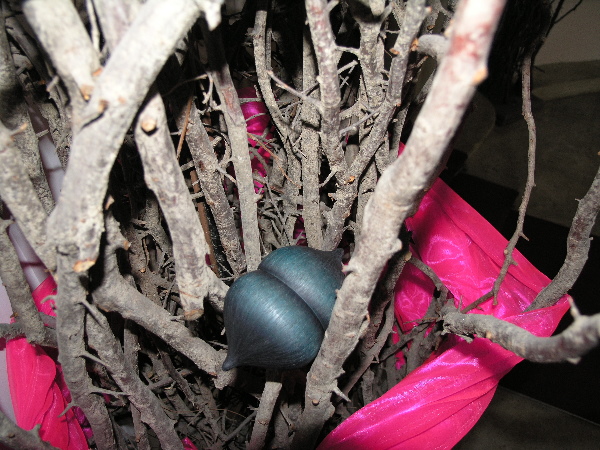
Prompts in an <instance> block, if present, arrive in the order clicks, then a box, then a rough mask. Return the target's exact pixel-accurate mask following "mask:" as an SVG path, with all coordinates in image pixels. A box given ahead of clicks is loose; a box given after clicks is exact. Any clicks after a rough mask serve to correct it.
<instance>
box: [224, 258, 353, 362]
mask: <svg viewBox="0 0 600 450" xmlns="http://www.w3.org/2000/svg"><path fill="white" fill-rule="evenodd" d="M343 281H344V274H343V273H342V250H340V249H338V250H335V251H333V252H325V251H321V250H315V249H312V248H308V247H282V248H280V249H277V250H275V251H274V252H272V253H270V254H269V255H268V256H267V257H266V258H265V259H264V260H263V261H262V262H261V263H260V265H259V266H258V269H257V270H255V271H253V272H249V273H247V274H245V275H243V276H241V277H240V278H238V279H237V280H236V281H235V282H234V283H233V284H232V285H231V287H230V288H229V291H228V292H227V296H226V297H225V309H224V312H223V315H224V319H225V330H226V332H227V342H228V346H229V351H228V354H227V358H226V359H225V361H224V362H223V370H230V369H233V368H234V367H238V366H257V367H266V368H278V369H294V368H298V367H302V366H305V365H306V364H308V363H309V362H311V361H312V360H313V359H314V358H315V356H317V352H318V351H319V347H320V346H321V342H322V341H323V336H324V333H325V330H326V329H327V326H328V325H329V319H330V317H331V311H332V310H333V305H334V303H335V298H336V290H337V289H339V288H340V287H341V285H342V282H343Z"/></svg>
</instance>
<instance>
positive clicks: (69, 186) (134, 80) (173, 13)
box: [48, 0, 213, 271]
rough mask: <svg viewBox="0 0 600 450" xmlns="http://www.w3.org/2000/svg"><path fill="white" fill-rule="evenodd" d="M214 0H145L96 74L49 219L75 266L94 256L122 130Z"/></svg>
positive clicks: (87, 262) (88, 263) (80, 268)
mask: <svg viewBox="0 0 600 450" xmlns="http://www.w3.org/2000/svg"><path fill="white" fill-rule="evenodd" d="M212 3H213V2H211V1H209V0H206V1H203V2H201V1H194V0H173V1H170V2H163V1H162V0H150V1H148V2H147V3H145V4H144V6H143V7H142V8H141V9H140V11H139V13H138V15H137V16H136V18H135V20H134V22H133V24H132V25H131V27H130V29H129V31H128V32H127V33H126V34H125V36H123V39H122V40H121V42H120V44H119V45H118V46H117V48H115V50H114V52H113V53H112V56H111V57H110V59H109V60H108V63H107V65H106V67H105V68H104V70H103V72H102V73H101V74H100V76H99V77H98V79H97V83H96V87H95V88H94V93H93V95H92V98H91V99H90V102H89V103H88V105H87V106H86V108H85V110H84V116H85V119H84V126H83V127H82V129H81V130H80V131H79V132H78V133H77V134H76V135H75V136H74V139H73V145H72V147H71V157H70V161H69V166H68V168H67V172H66V174H65V179H64V183H63V190H62V195H61V198H60V200H59V202H58V204H57V206H56V208H55V210H54V212H53V214H52V215H51V216H50V219H49V223H48V227H49V230H51V234H52V236H53V238H54V239H55V242H56V243H57V244H58V243H60V244H59V245H61V246H65V247H68V246H69V245H71V246H74V249H75V250H74V251H75V253H76V255H77V260H76V265H75V270H77V271H85V270H87V269H89V268H90V267H91V266H92V265H94V263H95V261H96V259H97V258H98V254H99V246H100V234H101V233H102V230H103V227H104V219H103V216H102V202H103V200H104V196H105V194H106V186H107V184H108V176H109V173H110V170H111V168H112V166H113V164H114V161H115V158H116V156H117V153H118V151H119V148H120V147H121V144H122V142H123V138H124V137H125V133H126V132H127V130H128V129H129V127H130V125H131V123H132V121H133V118H134V117H135V114H136V112H137V110H138V108H139V107H140V105H141V104H142V101H143V100H144V98H145V97H146V94H147V92H148V89H149V88H150V86H151V85H152V83H153V82H154V80H155V79H156V76H157V74H158V72H159V71H160V69H161V68H162V66H163V65H164V63H165V61H166V60H167V58H168V57H169V56H170V55H171V54H172V53H173V50H174V49H175V47H176V45H177V42H178V41H179V40H180V39H181V38H182V37H183V36H184V35H185V33H186V32H187V31H188V29H189V28H190V27H191V26H192V25H193V23H194V22H195V20H196V19H197V17H198V16H199V15H200V13H201V12H202V11H203V10H205V8H207V5H208V4H212ZM70 251H73V250H70Z"/></svg>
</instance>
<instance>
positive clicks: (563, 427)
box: [455, 387, 600, 450]
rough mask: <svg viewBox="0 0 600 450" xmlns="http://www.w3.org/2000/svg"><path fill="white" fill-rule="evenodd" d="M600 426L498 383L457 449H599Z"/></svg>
mask: <svg viewBox="0 0 600 450" xmlns="http://www.w3.org/2000/svg"><path fill="white" fill-rule="evenodd" d="M599 448H600V426H598V425H596V424H594V423H592V422H588V421H587V420H584V419H582V418H580V417H577V416H573V415H571V414H569V413H567V412H564V411H562V410H560V409H558V408H554V407H553V406H549V405H547V404H545V403H542V402H538V401H536V400H533V399H531V398H529V397H525V396H524V395H521V394H517V393H516V392H513V391H510V390H508V389H504V388H502V387H499V388H498V390H497V391H496V394H495V395H494V399H493V400H492V403H491V404H490V406H489V407H488V409H487V410H486V411H485V413H484V414H483V416H482V417H481V419H480V420H479V422H478V423H477V425H476V426H475V428H473V429H472V430H471V432H470V433H469V434H467V436H465V438H463V440H462V441H461V442H460V443H459V444H458V445H457V446H456V447H455V449H456V450H479V449H486V450H500V449H528V450H537V449H539V450H548V449H550V450H551V449H581V450H587V449H590V450H591V449H596V450H597V449H599Z"/></svg>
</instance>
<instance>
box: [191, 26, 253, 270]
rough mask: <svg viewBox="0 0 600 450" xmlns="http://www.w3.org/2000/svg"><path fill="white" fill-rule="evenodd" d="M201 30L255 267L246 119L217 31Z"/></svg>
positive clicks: (246, 246)
mask: <svg viewBox="0 0 600 450" xmlns="http://www.w3.org/2000/svg"><path fill="white" fill-rule="evenodd" d="M202 33H203V35H204V40H205V42H206V47H207V50H208V58H209V61H210V66H211V69H210V71H211V75H212V79H213V80H214V82H215V87H216V89H217V92H218V93H219V97H220V99H221V109H222V110H223V114H224V117H225V122H226V123H227V131H228V134H229V140H230V141H231V147H232V152H233V156H232V159H233V167H234V169H235V175H236V181H237V188H238V195H239V198H240V210H241V215H242V228H243V230H244V250H245V252H246V263H247V265H248V270H254V269H256V268H257V267H258V265H259V264H260V260H261V251H260V235H259V232H258V217H257V209H256V195H255V193H254V183H253V181H252V167H251V165H250V154H249V153H248V137H247V134H246V120H245V119H244V114H243V113H242V108H241V106H240V101H239V98H238V95H237V92H236V89H235V86H234V85H233V80H232V78H231V73H230V71H229V65H228V64H227V62H226V61H225V58H224V55H225V50H224V49H223V42H222V38H221V33H220V32H219V30H218V29H217V30H214V31H212V32H209V31H208V30H207V29H206V27H203V30H202Z"/></svg>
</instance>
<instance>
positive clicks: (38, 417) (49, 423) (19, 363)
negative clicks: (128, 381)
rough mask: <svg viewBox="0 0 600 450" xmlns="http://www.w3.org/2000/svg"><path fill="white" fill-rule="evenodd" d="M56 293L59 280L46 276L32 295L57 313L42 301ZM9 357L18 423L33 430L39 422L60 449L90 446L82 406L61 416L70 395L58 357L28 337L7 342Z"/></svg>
mask: <svg viewBox="0 0 600 450" xmlns="http://www.w3.org/2000/svg"><path fill="white" fill-rule="evenodd" d="M55 293H56V284H55V283H54V280H53V279H52V277H48V278H46V279H45V280H44V281H43V282H42V284H40V285H39V286H38V287H37V288H36V289H35V290H34V291H33V293H32V296H33V299H34V301H35V304H36V306H37V307H38V309H39V310H40V311H42V312H44V313H46V314H48V315H52V316H55V315H56V314H55V313H54V310H53V305H54V301H53V300H49V301H46V302H43V300H44V299H45V298H46V297H47V296H48V295H53V294H55ZM42 302H43V303H42ZM49 351H50V350H49ZM6 360H7V367H8V368H7V371H8V383H9V388H10V395H11V397H12V402H13V408H14V411H15V418H16V421H17V425H19V426H20V427H21V428H24V429H26V430H31V429H32V428H33V427H34V426H35V425H38V424H39V425H40V426H41V427H40V437H41V438H42V439H43V440H44V441H48V442H50V444H52V445H53V446H55V447H58V448H60V449H67V450H81V449H87V448H88V445H87V441H86V438H85V435H84V432H83V431H82V429H81V426H80V424H79V422H78V418H77V415H78V414H79V415H80V419H81V420H82V421H85V417H83V414H82V413H81V410H80V409H79V408H71V409H69V410H68V411H67V412H66V413H65V414H64V415H62V416H60V417H59V415H60V414H62V413H63V411H64V410H65V408H66V407H67V405H68V404H69V402H70V400H71V396H70V394H69V391H68V389H67V387H66V385H65V382H64V380H63V378H62V371H61V370H60V366H59V365H58V364H57V363H56V362H55V360H54V359H53V358H52V357H51V356H49V355H48V353H47V352H46V351H45V350H44V349H43V348H42V347H40V346H39V345H31V344H29V343H28V342H27V340H26V339H25V338H19V339H13V340H11V341H9V342H7V344H6Z"/></svg>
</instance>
